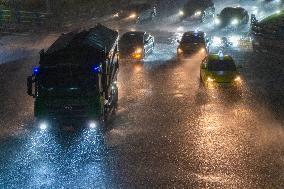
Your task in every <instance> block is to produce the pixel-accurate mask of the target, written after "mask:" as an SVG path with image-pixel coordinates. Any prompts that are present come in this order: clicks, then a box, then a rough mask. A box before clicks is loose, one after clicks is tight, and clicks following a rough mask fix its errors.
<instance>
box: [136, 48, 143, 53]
mask: <svg viewBox="0 0 284 189" xmlns="http://www.w3.org/2000/svg"><path fill="white" fill-rule="evenodd" d="M134 53H135V54H141V53H142V48H137V49H136V50H135V52H134Z"/></svg>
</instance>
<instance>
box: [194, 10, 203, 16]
mask: <svg viewBox="0 0 284 189" xmlns="http://www.w3.org/2000/svg"><path fill="white" fill-rule="evenodd" d="M201 14H202V12H201V11H196V12H195V13H194V16H200V15H201Z"/></svg>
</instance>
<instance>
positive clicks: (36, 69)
mask: <svg viewBox="0 0 284 189" xmlns="http://www.w3.org/2000/svg"><path fill="white" fill-rule="evenodd" d="M38 73H39V67H35V68H34V75H37V74H38Z"/></svg>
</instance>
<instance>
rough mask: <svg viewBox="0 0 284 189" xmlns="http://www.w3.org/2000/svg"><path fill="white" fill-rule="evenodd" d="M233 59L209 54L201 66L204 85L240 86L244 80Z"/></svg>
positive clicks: (221, 54)
mask: <svg viewBox="0 0 284 189" xmlns="http://www.w3.org/2000/svg"><path fill="white" fill-rule="evenodd" d="M238 68H240V66H239V67H237V66H236V64H235V61H234V60H233V58H232V57H231V56H229V55H224V54H223V53H222V52H219V53H218V54H209V55H208V56H206V57H205V59H204V60H203V61H202V63H201V66H200V79H201V82H203V83H204V84H206V85H208V84H214V83H217V84H223V83H224V84H226V83H227V84H239V83H241V82H242V78H241V76H240V73H239V71H238Z"/></svg>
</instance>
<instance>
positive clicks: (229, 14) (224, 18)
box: [215, 7, 249, 28]
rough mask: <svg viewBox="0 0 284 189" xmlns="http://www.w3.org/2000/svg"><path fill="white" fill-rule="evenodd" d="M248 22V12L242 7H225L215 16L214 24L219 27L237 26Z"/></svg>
mask: <svg viewBox="0 0 284 189" xmlns="http://www.w3.org/2000/svg"><path fill="white" fill-rule="evenodd" d="M248 22H249V14H248V12H247V11H246V10H245V9H244V8H242V7H226V8H224V9H223V10H222V11H221V12H220V14H219V15H218V16H217V17H216V18H215V25H216V26H218V27H220V28H225V27H232V28H238V27H240V26H244V25H246V24H248Z"/></svg>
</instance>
